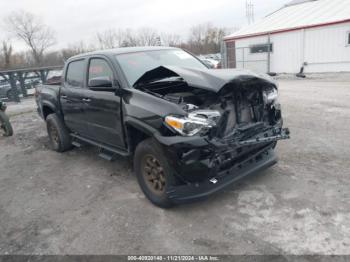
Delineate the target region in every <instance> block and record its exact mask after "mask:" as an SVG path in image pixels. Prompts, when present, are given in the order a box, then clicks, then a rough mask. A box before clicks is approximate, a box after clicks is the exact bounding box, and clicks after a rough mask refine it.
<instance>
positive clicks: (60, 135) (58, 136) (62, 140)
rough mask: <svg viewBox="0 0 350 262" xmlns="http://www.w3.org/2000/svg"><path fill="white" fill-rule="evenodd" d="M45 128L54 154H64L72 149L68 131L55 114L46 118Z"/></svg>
mask: <svg viewBox="0 0 350 262" xmlns="http://www.w3.org/2000/svg"><path fill="white" fill-rule="evenodd" d="M46 127H47V133H48V135H49V138H50V142H51V146H52V149H53V150H55V151H56V152H64V151H67V150H69V149H71V148H72V142H71V138H70V135H69V131H68V129H67V127H66V126H65V124H64V123H63V121H62V120H61V119H60V118H59V117H58V116H57V115H56V114H50V115H48V116H47V118H46Z"/></svg>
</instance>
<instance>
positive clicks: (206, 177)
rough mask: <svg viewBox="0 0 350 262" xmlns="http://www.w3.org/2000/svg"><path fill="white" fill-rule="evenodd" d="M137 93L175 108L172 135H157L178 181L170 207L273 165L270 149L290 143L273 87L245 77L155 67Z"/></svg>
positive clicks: (248, 75)
mask: <svg viewBox="0 0 350 262" xmlns="http://www.w3.org/2000/svg"><path fill="white" fill-rule="evenodd" d="M134 87H135V88H137V89H139V90H142V91H144V92H147V93H149V94H152V95H154V96H157V97H159V98H162V99H165V100H167V101H170V102H172V103H175V104H177V105H178V106H179V107H181V108H182V109H183V111H184V114H181V115H179V114H175V115H167V116H165V117H164V126H165V127H166V128H167V129H168V130H169V131H170V135H156V139H157V140H158V141H159V143H160V144H161V145H162V146H163V148H164V152H165V154H166V156H167V159H168V160H169V163H170V165H171V166H172V167H173V169H174V170H175V174H174V175H175V176H177V178H178V180H179V181H180V182H179V184H178V185H176V186H174V187H172V188H171V189H169V191H168V195H169V198H172V199H173V201H174V202H183V201H186V200H191V199H198V198H201V197H204V196H207V195H209V194H211V193H213V192H215V191H217V190H219V189H221V188H223V187H225V186H226V185H229V184H231V183H232V182H234V181H236V180H238V179H240V178H242V177H244V176H246V175H249V174H252V173H255V172H256V171H259V170H263V169H265V168H267V167H269V166H271V165H273V164H275V163H276V162H277V157H276V156H275V154H274V150H273V149H274V147H275V145H276V143H277V141H278V140H282V139H288V138H289V130H288V129H287V128H282V124H283V120H282V114H281V107H280V104H279V102H278V91H277V86H276V84H275V83H274V82H273V81H272V80H271V79H269V78H266V77H262V76H259V75H256V74H254V73H251V72H247V71H237V70H222V69H221V70H207V71H205V70H195V69H185V68H177V67H159V68H156V69H154V70H151V71H149V72H147V73H146V74H144V75H143V76H142V77H141V78H140V79H139V80H138V81H137V82H136V83H135V85H134Z"/></svg>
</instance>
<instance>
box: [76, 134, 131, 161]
mask: <svg viewBox="0 0 350 262" xmlns="http://www.w3.org/2000/svg"><path fill="white" fill-rule="evenodd" d="M70 136H71V137H72V138H73V142H72V145H73V146H76V147H78V148H79V147H81V146H82V144H81V143H80V142H85V143H88V144H90V145H93V146H96V147H98V148H99V151H100V152H99V156H100V157H102V158H104V159H106V160H108V161H112V160H113V159H114V157H115V155H120V156H124V157H127V156H130V153H129V152H128V151H125V150H121V149H118V148H116V147H111V146H108V145H105V144H102V143H99V142H96V141H94V140H91V139H89V138H86V137H82V136H80V135H77V134H73V133H72V134H70Z"/></svg>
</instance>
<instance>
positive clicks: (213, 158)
mask: <svg viewBox="0 0 350 262" xmlns="http://www.w3.org/2000/svg"><path fill="white" fill-rule="evenodd" d="M156 138H157V140H158V141H159V143H160V144H161V145H162V146H163V148H164V154H165V156H166V157H167V159H168V162H169V164H170V165H171V166H172V169H173V170H174V176H177V177H178V178H179V181H180V183H179V185H176V186H172V187H170V188H168V190H167V194H168V197H169V199H171V200H172V201H173V202H174V203H183V202H187V201H191V200H197V199H201V198H205V197H207V196H209V195H211V194H213V193H215V192H217V191H219V190H221V189H223V188H224V187H226V186H228V185H230V184H232V183H234V182H236V181H237V180H239V179H241V178H243V177H246V176H248V175H251V174H255V173H257V172H259V171H261V170H264V169H266V168H268V167H270V166H272V165H274V164H276V163H277V157H276V155H275V153H274V146H275V144H276V141H278V140H282V139H288V138H289V130H288V129H282V128H280V127H277V128H272V129H269V130H265V131H264V132H261V133H260V134H257V135H255V136H254V137H250V138H248V139H244V140H239V141H234V140H220V139H210V140H209V139H208V138H207V137H197V138H194V137H178V136H176V137H156Z"/></svg>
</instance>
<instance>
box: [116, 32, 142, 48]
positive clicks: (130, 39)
mask: <svg viewBox="0 0 350 262" xmlns="http://www.w3.org/2000/svg"><path fill="white" fill-rule="evenodd" d="M138 45H140V40H139V38H138V37H137V36H136V34H135V32H134V31H133V30H132V29H130V28H127V29H126V30H125V31H124V35H123V40H122V44H121V47H128V46H138Z"/></svg>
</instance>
